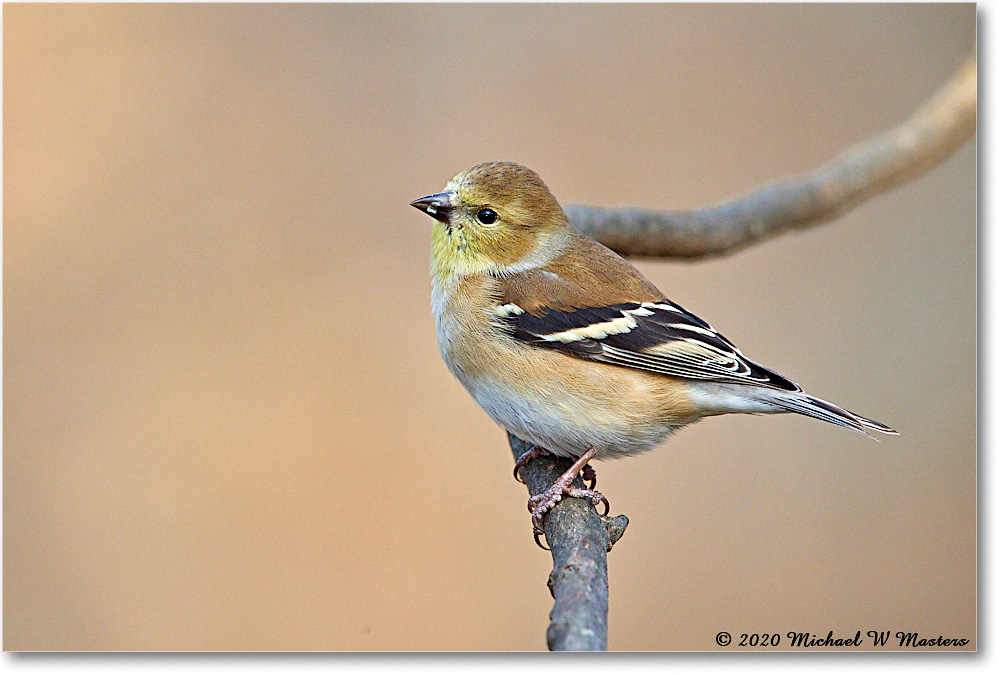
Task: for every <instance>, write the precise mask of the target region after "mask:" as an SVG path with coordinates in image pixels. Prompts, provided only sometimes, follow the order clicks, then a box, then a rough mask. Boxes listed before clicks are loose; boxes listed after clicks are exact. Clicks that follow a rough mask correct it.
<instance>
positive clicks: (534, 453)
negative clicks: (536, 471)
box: [514, 445, 551, 483]
mask: <svg viewBox="0 0 1000 675" xmlns="http://www.w3.org/2000/svg"><path fill="white" fill-rule="evenodd" d="M549 454H551V453H550V452H549V451H548V450H546V449H545V448H540V447H538V446H537V445H532V446H531V449H530V450H528V451H527V452H526V453H524V454H523V455H521V456H520V457H518V458H517V462H515V463H514V480H516V481H517V482H518V483H523V482H524V481H523V480H521V473H520V472H521V469H523V468H524V467H526V466H528V462H530V461H531V460H533V459H534V458H535V457H544V456H545V455H549Z"/></svg>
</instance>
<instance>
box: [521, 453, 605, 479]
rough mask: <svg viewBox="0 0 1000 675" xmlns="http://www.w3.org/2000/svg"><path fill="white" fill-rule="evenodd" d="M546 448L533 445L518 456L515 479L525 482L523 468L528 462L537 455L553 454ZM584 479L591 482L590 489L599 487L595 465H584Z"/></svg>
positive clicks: (582, 476)
mask: <svg viewBox="0 0 1000 675" xmlns="http://www.w3.org/2000/svg"><path fill="white" fill-rule="evenodd" d="M551 454H552V453H550V452H549V451H548V450H546V449H545V448H540V447H538V446H537V445H532V446H531V448H530V449H529V450H528V451H527V452H525V453H524V454H523V455H521V456H520V457H518V458H517V462H515V463H514V480H516V481H517V482H518V483H523V482H524V481H523V480H521V469H523V468H524V467H526V466H528V462H530V461H531V460H533V459H535V458H536V457H544V456H545V455H551ZM580 477H581V478H583V480H585V481H588V482H589V483H590V489H591V490H593V489H594V488H596V487H597V472H596V471H594V467H592V466H591V465H590V464H586V465H585V466H584V467H583V472H582V475H581V476H580Z"/></svg>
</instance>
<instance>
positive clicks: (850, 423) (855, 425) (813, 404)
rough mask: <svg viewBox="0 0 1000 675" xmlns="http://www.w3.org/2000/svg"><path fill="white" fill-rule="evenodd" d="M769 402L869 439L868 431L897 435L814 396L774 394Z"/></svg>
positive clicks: (876, 423) (879, 424) (894, 431)
mask: <svg viewBox="0 0 1000 675" xmlns="http://www.w3.org/2000/svg"><path fill="white" fill-rule="evenodd" d="M769 400H770V402H772V403H774V404H775V405H777V406H778V407H780V408H783V409H785V410H787V411H789V412H794V413H799V414H800V415H807V416H809V417H815V418H816V419H818V420H823V421H824V422H830V423H831V424H836V425H838V426H842V427H846V428H848V429H853V430H854V431H857V432H858V433H861V434H864V435H865V436H868V437H869V438H875V437H874V436H872V435H871V434H870V433H868V432H869V431H878V432H881V433H883V434H893V435H898V434H899V432H898V431H896V430H895V429H893V428H892V427H890V426H886V425H885V424H882V423H881V422H876V421H875V420H870V419H868V418H867V417H862V416H861V415H858V414H855V413H852V412H851V411H850V410H845V409H844V408H841V407H840V406H836V405H834V404H832V403H830V402H828V401H824V400H823V399H819V398H816V397H815V396H810V395H809V394H804V393H801V392H794V393H793V392H788V393H785V392H782V393H777V392H775V395H774V396H772V397H769Z"/></svg>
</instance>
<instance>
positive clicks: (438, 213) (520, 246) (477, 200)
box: [413, 162, 566, 277]
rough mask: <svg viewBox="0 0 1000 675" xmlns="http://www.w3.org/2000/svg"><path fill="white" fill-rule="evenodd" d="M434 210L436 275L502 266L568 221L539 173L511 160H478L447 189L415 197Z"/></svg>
mask: <svg viewBox="0 0 1000 675" xmlns="http://www.w3.org/2000/svg"><path fill="white" fill-rule="evenodd" d="M413 205H414V206H416V207H417V208H420V209H421V210H423V211H425V212H426V213H428V215H431V216H432V217H433V218H435V220H436V221H437V222H435V223H434V232H433V236H432V240H431V267H432V270H433V272H434V274H435V275H437V276H445V277H450V276H465V275H469V274H475V273H479V272H501V273H502V272H503V271H504V270H505V269H510V268H511V267H512V266H514V265H516V263H517V262H518V261H520V260H523V259H524V258H525V257H527V256H529V255H530V254H531V253H532V252H533V251H534V250H535V249H536V248H537V247H538V246H539V244H540V243H541V242H542V241H544V240H545V239H546V238H547V235H548V233H550V232H552V231H553V230H555V229H558V228H562V227H565V226H566V217H565V216H564V215H563V212H562V209H561V208H560V207H559V204H558V202H556V200H555V198H554V197H553V196H552V194H551V193H550V192H549V190H548V188H547V187H546V186H545V183H543V182H542V180H541V178H539V177H538V175H537V174H536V173H535V172H533V171H531V170H530V169H526V168H525V167H522V166H520V165H517V164H513V163H510V162H490V163H488V164H480V165H479V166H476V167H473V168H472V169H469V170H468V171H463V172H462V173H460V174H458V175H457V176H455V177H454V178H453V179H452V180H451V181H449V182H448V185H447V186H446V188H445V191H444V192H442V193H440V194H437V195H431V196H430V197H425V198H424V199H418V200H417V201H415V202H413Z"/></svg>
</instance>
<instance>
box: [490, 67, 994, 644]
mask: <svg viewBox="0 0 1000 675" xmlns="http://www.w3.org/2000/svg"><path fill="white" fill-rule="evenodd" d="M975 131H976V57H975V56H972V57H970V58H969V59H968V60H967V61H966V62H965V63H964V64H963V65H962V67H961V68H960V69H959V70H958V72H957V73H956V74H955V75H954V77H953V78H952V79H951V81H950V82H949V83H948V84H946V85H945V86H943V87H942V88H941V89H940V90H938V92H937V93H936V94H935V95H934V96H933V97H932V98H931V99H930V100H929V101H927V102H926V103H925V104H924V105H923V106H922V107H921V108H920V109H919V110H917V111H916V112H915V113H914V114H913V115H912V116H911V117H910V118H909V119H908V120H907V121H906V122H904V123H903V124H902V125H900V126H898V127H896V128H895V129H892V130H890V131H888V132H886V133H884V134H882V135H880V136H876V137H875V138H873V139H870V140H869V141H867V142H864V143H860V144H858V145H856V146H854V147H852V148H850V149H848V150H847V151H846V152H844V153H842V154H841V155H839V156H838V157H836V158H834V159H833V160H831V161H830V162H828V163H826V164H824V165H823V166H821V167H819V168H818V169H816V170H815V171H813V172H812V173H811V174H809V175H807V176H805V177H803V178H797V179H794V178H793V179H787V180H783V181H778V182H776V183H771V184H769V185H765V186H763V187H761V188H758V189H757V190H754V191H752V192H750V193H748V194H746V195H744V196H743V197H740V198H738V199H734V200H732V201H729V202H724V203H722V204H719V205H717V206H712V207H708V208H705V209H700V210H697V211H672V212H671V211H649V210H644V209H614V210H606V209H599V208H595V207H591V206H579V205H571V206H568V207H567V208H566V213H567V215H568V216H569V218H570V220H571V221H572V222H573V224H574V225H575V226H576V227H577V228H578V229H580V230H581V231H583V232H585V233H586V234H588V235H590V236H591V237H593V238H595V239H597V240H598V241H600V242H602V243H603V244H605V245H607V246H609V247H610V248H612V249H614V250H615V251H617V252H618V253H621V254H622V255H633V256H653V257H661V258H689V259H693V258H702V257H708V256H713V255H723V254H726V253H732V252H734V251H738V250H740V249H742V248H745V247H747V246H750V245H751V244H756V243H760V242H762V241H765V240H767V239H769V238H771V237H774V236H776V235H778V234H781V233H782V232H787V231H789V230H798V229H806V228H809V227H813V226H815V225H819V224H821V223H825V222H827V221H829V220H832V219H834V218H836V217H838V216H840V215H842V214H844V213H846V212H847V211H849V210H850V209H852V208H854V207H855V206H858V205H859V204H861V203H863V202H864V201H865V200H867V199H870V198H871V197H874V196H875V195H877V194H881V193H883V192H886V191H888V190H890V189H892V188H894V187H896V186H897V185H900V184H902V183H905V182H906V181H909V180H912V179H914V178H916V177H917V176H920V175H922V174H923V173H925V172H927V171H928V170H930V169H931V168H932V167H934V166H936V165H937V164H939V163H940V162H942V161H943V160H944V159H945V158H947V157H948V156H950V155H951V154H952V153H953V152H955V150H957V149H958V148H959V147H961V146H962V145H963V144H964V143H965V142H966V141H967V140H968V139H969V138H971V137H972V136H973V135H974V134H975ZM508 438H509V440H510V447H511V450H513V452H514V457H515V458H517V457H520V456H521V455H522V454H523V453H524V452H525V451H526V450H527V447H526V446H525V443H524V442H523V441H522V440H520V439H518V438H517V437H515V436H513V435H511V434H508ZM569 466H570V462H569V461H568V460H563V459H558V458H555V457H550V456H543V457H539V458H537V459H534V460H532V461H531V462H530V463H529V464H528V466H527V467H525V468H524V469H523V470H522V475H523V476H524V477H525V480H526V482H527V484H528V490H529V491H530V492H531V494H532V495H536V494H538V493H540V492H542V491H544V490H545V489H546V488H547V487H548V486H549V485H551V484H552V483H553V482H554V481H555V480H556V478H558V477H559V476H560V475H562V473H563V472H565V471H566V470H567V469H568V468H569ZM575 484H576V485H579V486H580V487H583V482H582V481H581V480H580V478H579V477H577V479H576V481H575ZM627 525H628V519H627V518H626V517H625V516H616V517H615V518H610V519H602V518H601V517H599V516H598V515H597V512H596V511H595V510H594V508H593V507H592V506H591V505H590V504H589V503H588V502H586V501H583V500H580V499H571V498H568V497H567V498H564V499H563V500H562V501H561V502H559V504H558V505H557V506H556V507H555V508H554V509H552V510H551V511H550V512H549V513H548V514H547V515H546V517H545V520H544V527H545V538H546V541H547V542H548V544H549V546H550V547H551V549H552V563H553V569H552V574H551V575H550V577H549V588H550V589H551V591H552V596H553V598H555V605H554V606H553V608H552V613H551V614H550V619H551V623H550V624H549V628H548V631H547V632H546V640H547V642H548V645H549V649H551V650H553V651H561V650H581V651H583V650H588V651H589V650H605V649H607V639H608V638H607V636H608V624H607V612H608V567H607V551H609V550H610V549H611V546H612V545H613V544H614V543H615V542H616V541H617V540H618V538H619V537H621V535H622V534H623V533H624V531H625V527H626V526H627Z"/></svg>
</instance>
